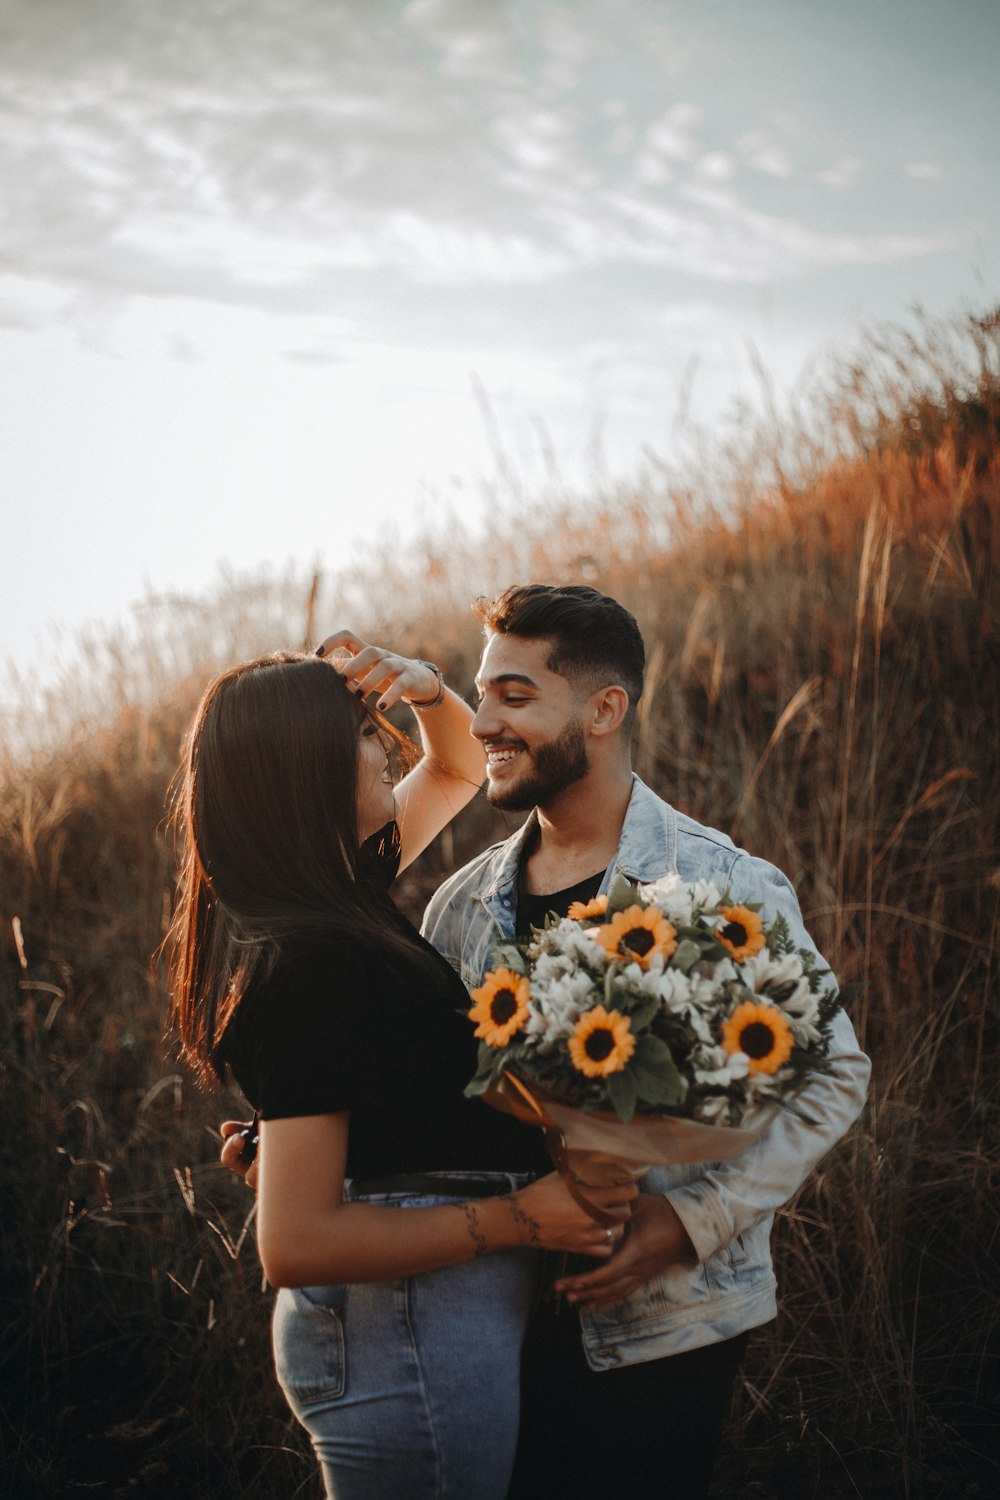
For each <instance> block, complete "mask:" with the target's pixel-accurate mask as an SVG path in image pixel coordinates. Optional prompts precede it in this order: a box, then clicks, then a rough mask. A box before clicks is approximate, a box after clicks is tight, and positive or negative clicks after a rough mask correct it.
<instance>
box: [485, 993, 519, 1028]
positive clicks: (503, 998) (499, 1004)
mask: <svg viewBox="0 0 1000 1500" xmlns="http://www.w3.org/2000/svg"><path fill="white" fill-rule="evenodd" d="M516 1010H517V996H516V995H515V994H514V991H513V990H497V992H496V994H495V995H494V996H493V999H492V1000H491V1001H490V1015H491V1016H492V1018H493V1024H494V1026H504V1025H506V1023H507V1022H508V1021H509V1020H510V1018H511V1016H512V1015H513V1014H514V1012H515V1011H516Z"/></svg>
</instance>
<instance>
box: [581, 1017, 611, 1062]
mask: <svg viewBox="0 0 1000 1500" xmlns="http://www.w3.org/2000/svg"><path fill="white" fill-rule="evenodd" d="M614 1045H615V1038H614V1033H613V1032H610V1031H609V1030H608V1028H607V1027H606V1026H599V1027H598V1028H597V1029H596V1030H594V1031H592V1032H591V1033H590V1035H589V1036H588V1038H587V1040H586V1041H585V1042H584V1044H583V1050H584V1052H586V1054H587V1056H588V1057H589V1058H590V1060H591V1062H603V1061H604V1059H605V1058H606V1057H608V1056H610V1054H611V1053H612V1052H613V1051H614Z"/></svg>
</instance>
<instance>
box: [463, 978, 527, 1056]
mask: <svg viewBox="0 0 1000 1500" xmlns="http://www.w3.org/2000/svg"><path fill="white" fill-rule="evenodd" d="M471 998H472V999H473V1000H474V1001H475V1004H474V1005H473V1006H472V1008H471V1010H470V1011H469V1020H470V1021H475V1022H477V1023H478V1024H477V1025H476V1036H478V1037H481V1038H482V1039H483V1041H484V1042H485V1043H486V1044H487V1046H489V1047H506V1045H507V1043H508V1042H509V1041H510V1039H511V1037H512V1036H513V1035H514V1033H515V1032H516V1031H520V1030H521V1027H522V1026H523V1025H524V1023H525V1021H526V1020H527V1019H528V1012H529V1010H530V1008H531V987H530V985H529V984H528V981H527V979H526V978H525V976H524V975H523V974H515V973H514V972H513V970H512V969H496V970H493V971H491V972H490V973H489V974H487V975H486V977H485V979H484V980H483V982H482V984H481V985H478V986H477V988H476V989H474V990H472V991H471Z"/></svg>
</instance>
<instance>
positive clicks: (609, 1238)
mask: <svg viewBox="0 0 1000 1500" xmlns="http://www.w3.org/2000/svg"><path fill="white" fill-rule="evenodd" d="M604 1233H605V1236H606V1237H607V1241H608V1244H609V1245H613V1244H614V1242H615V1232H614V1230H613V1229H606V1230H605V1231H604Z"/></svg>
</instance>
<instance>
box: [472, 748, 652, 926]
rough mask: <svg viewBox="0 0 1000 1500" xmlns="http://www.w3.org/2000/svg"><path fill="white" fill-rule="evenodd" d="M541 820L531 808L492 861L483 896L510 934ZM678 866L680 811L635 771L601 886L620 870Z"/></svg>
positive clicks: (635, 874) (635, 876)
mask: <svg viewBox="0 0 1000 1500" xmlns="http://www.w3.org/2000/svg"><path fill="white" fill-rule="evenodd" d="M537 826H538V813H537V811H536V810H535V809H532V812H531V814H530V816H529V817H528V818H527V820H526V822H525V823H524V826H523V827H522V828H520V829H518V831H517V833H515V834H514V836H513V837H512V838H510V839H508V840H507V841H506V842H505V843H503V844H501V845H500V846H499V848H498V849H497V850H496V852H495V854H494V856H493V858H492V860H491V861H490V864H489V866H488V867H487V872H486V879H485V881H484V883H483V889H482V893H481V896H480V899H481V900H482V903H483V905H484V906H485V907H486V909H487V911H488V912H489V913H490V915H491V916H492V917H493V919H494V921H495V922H496V923H497V924H498V925H499V927H500V930H501V932H502V933H503V934H504V936H505V937H512V936H513V934H514V925H515V914H516V912H517V878H518V872H519V870H520V868H521V859H522V857H523V855H524V851H525V849H526V848H527V846H528V844H529V842H530V840H531V839H532V838H533V837H534V833H535V829H536V828H537ZM676 868H677V815H676V813H675V812H674V810H673V808H672V807H671V806H670V805H669V804H668V803H666V802H664V801H662V800H661V798H659V797H657V795H656V793H655V792H651V791H650V789H649V787H648V786H646V784H645V782H643V781H640V780H639V778H638V776H636V774H635V772H634V771H633V773H632V794H631V796H630V797H629V803H628V807H627V808H626V811H625V822H624V823H623V825H622V834H621V840H620V842H619V845H618V853H617V854H616V856H615V858H614V859H613V860H612V862H611V864H610V865H609V866H608V868H607V870H606V871H605V874H604V879H603V880H602V882H601V890H602V891H604V892H606V891H607V889H608V887H609V886H610V884H611V881H612V879H613V877H614V876H615V875H616V874H622V875H624V876H626V877H627V879H629V880H634V881H640V880H641V881H649V880H658V879H659V877H660V876H661V875H665V874H667V872H668V871H670V870H676Z"/></svg>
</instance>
